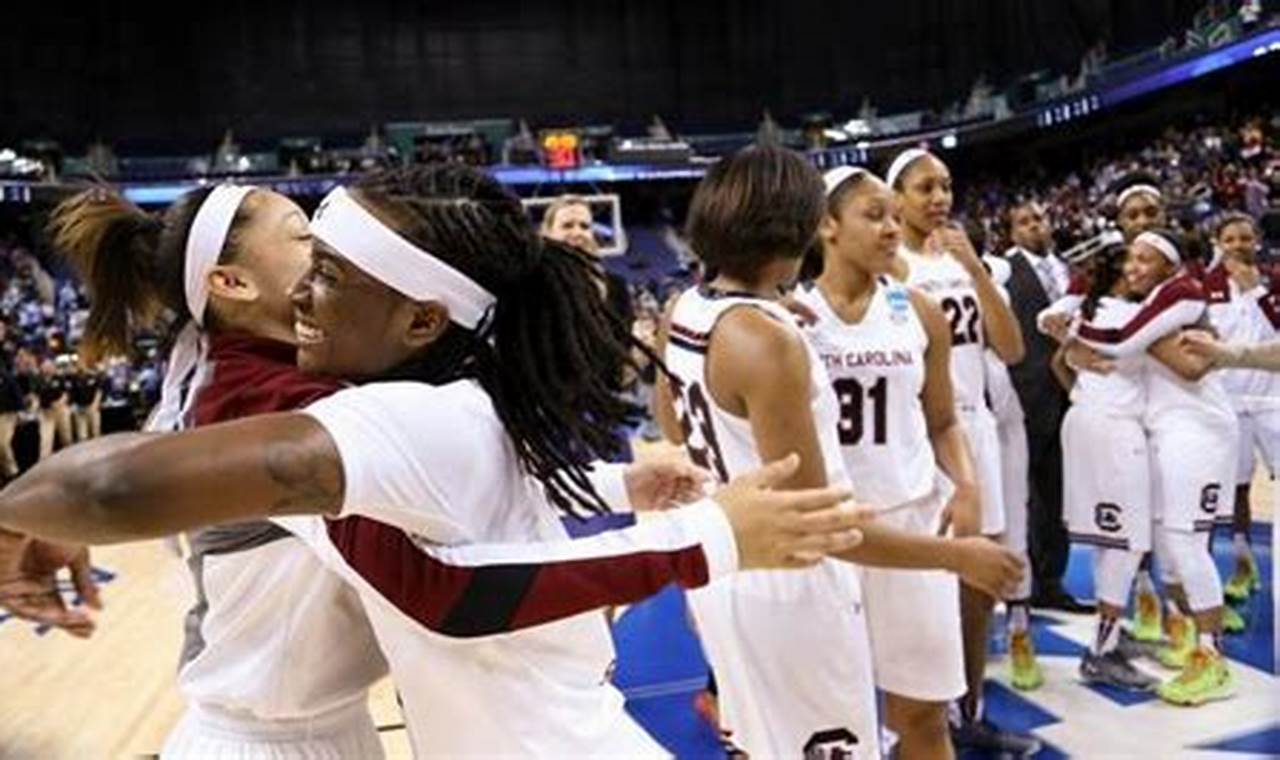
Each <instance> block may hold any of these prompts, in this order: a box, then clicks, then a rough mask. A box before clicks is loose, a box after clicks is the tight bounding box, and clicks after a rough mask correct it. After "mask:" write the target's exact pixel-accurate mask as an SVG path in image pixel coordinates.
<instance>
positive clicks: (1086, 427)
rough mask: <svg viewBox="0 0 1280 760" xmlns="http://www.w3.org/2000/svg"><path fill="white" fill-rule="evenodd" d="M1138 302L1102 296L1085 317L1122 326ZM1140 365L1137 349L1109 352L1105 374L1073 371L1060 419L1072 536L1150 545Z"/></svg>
mask: <svg viewBox="0 0 1280 760" xmlns="http://www.w3.org/2000/svg"><path fill="white" fill-rule="evenodd" d="M1140 308H1141V306H1140V305H1139V304H1136V303H1132V302H1130V301H1125V300H1123V299H1119V298H1110V297H1107V298H1102V299H1100V300H1099V302H1098V307H1097V310H1096V311H1095V312H1094V316H1093V319H1091V320H1088V324H1090V325H1092V326H1094V327H1097V328H1100V329H1111V328H1119V327H1123V326H1124V325H1125V324H1127V323H1128V322H1129V321H1130V320H1132V319H1133V318H1134V316H1135V315H1137V313H1138V311H1139V309H1140ZM1080 319H1082V320H1083V319H1084V318H1083V316H1081V317H1080ZM1146 365H1147V359H1146V358H1145V357H1143V356H1140V355H1139V356H1126V357H1122V358H1119V359H1117V360H1116V368H1115V371H1113V372H1111V373H1110V374H1106V375H1102V374H1098V373H1096V372H1079V373H1077V375H1076V382H1075V386H1074V387H1073V388H1072V389H1071V407H1070V408H1069V409H1068V410H1067V414H1066V417H1065V418H1064V419H1063V421H1062V451H1063V457H1062V484H1063V486H1062V497H1063V499H1062V500H1063V506H1064V512H1065V514H1066V518H1067V526H1068V528H1069V529H1070V531H1071V540H1072V541H1076V542H1080V543H1087V544H1093V545H1095V546H1103V547H1107V548H1110V549H1124V550H1128V551H1133V552H1147V551H1150V550H1151V517H1152V515H1151V483H1152V458H1151V451H1150V449H1149V447H1148V445H1147V433H1146V429H1145V427H1144V421H1145V415H1146V407H1147V378H1146V372H1147V369H1146Z"/></svg>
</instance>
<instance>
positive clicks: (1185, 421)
mask: <svg viewBox="0 0 1280 760" xmlns="http://www.w3.org/2000/svg"><path fill="white" fill-rule="evenodd" d="M1181 263H1182V255H1181V251H1180V248H1179V245H1178V242H1177V239H1176V238H1175V237H1174V236H1173V234H1172V233H1169V232H1165V231H1154V230H1149V231H1147V232H1143V233H1140V234H1139V235H1138V236H1137V237H1136V238H1135V239H1134V241H1133V243H1132V244H1131V246H1130V251H1129V255H1128V258H1127V259H1126V266H1125V281H1126V287H1127V288H1128V289H1129V292H1130V294H1132V295H1133V296H1135V297H1140V298H1142V299H1143V300H1142V303H1141V308H1140V309H1139V310H1138V312H1137V313H1136V314H1135V315H1134V316H1133V317H1132V318H1131V319H1130V320H1129V321H1128V322H1126V323H1125V324H1124V325H1123V326H1121V327H1117V328H1109V329H1095V328H1093V327H1091V326H1089V325H1082V326H1080V327H1079V329H1078V330H1077V333H1078V337H1079V338H1080V339H1081V340H1083V341H1084V342H1086V343H1087V344H1089V345H1091V346H1093V347H1094V348H1098V349H1101V350H1103V351H1105V352H1106V353H1108V354H1109V355H1112V356H1115V357H1125V356H1134V355H1138V356H1140V355H1142V354H1144V353H1148V352H1149V353H1150V359H1147V360H1146V394H1147V405H1146V411H1145V421H1144V425H1145V427H1146V429H1147V433H1148V439H1149V444H1150V446H1151V447H1152V457H1153V465H1152V467H1153V469H1154V474H1155V479H1154V488H1155V493H1154V496H1153V499H1152V501H1153V504H1154V513H1155V542H1154V543H1155V550H1156V554H1157V555H1158V558H1159V560H1160V564H1161V570H1162V574H1163V575H1164V580H1165V586H1166V589H1167V591H1168V593H1169V595H1170V596H1171V597H1172V599H1173V600H1174V601H1175V602H1176V604H1177V605H1178V607H1179V608H1180V609H1181V611H1182V612H1183V614H1185V615H1190V616H1193V618H1194V620H1193V621H1191V620H1188V621H1186V622H1187V623H1193V624H1188V625H1179V626H1177V627H1174V626H1170V639H1171V640H1170V643H1169V645H1168V646H1167V647H1165V648H1164V649H1162V650H1160V653H1159V654H1160V661H1161V662H1162V663H1163V664H1164V665H1166V666H1168V667H1173V668H1180V669H1181V670H1182V672H1181V673H1180V674H1179V675H1178V677H1176V678H1174V679H1172V680H1170V681H1168V682H1165V683H1163V684H1161V685H1160V687H1159V689H1158V692H1159V694H1160V696H1161V698H1162V699H1165V700H1166V701H1169V702H1173V703H1175V704H1185V705H1197V704H1203V703H1204V702H1207V701H1211V700H1216V699H1223V698H1226V697H1228V696H1230V695H1231V693H1232V691H1233V683H1232V681H1233V679H1232V676H1231V672H1230V670H1229V669H1228V667H1227V663H1226V658H1225V657H1224V656H1223V655H1222V653H1221V641H1220V639H1221V634H1222V614H1223V595H1222V585H1221V581H1220V580H1219V578H1218V573H1217V569H1216V567H1215V566H1214V563H1213V557H1212V555H1211V554H1210V551H1209V546H1208V541H1207V540H1205V538H1206V537H1205V532H1206V531H1208V530H1210V529H1211V528H1212V526H1213V517H1214V513H1215V512H1216V511H1217V508H1218V505H1219V503H1220V501H1221V500H1223V499H1230V498H1231V497H1232V496H1233V495H1234V492H1233V491H1232V490H1230V489H1228V490H1227V492H1226V493H1223V485H1224V483H1229V482H1230V478H1231V476H1232V475H1233V474H1234V469H1235V456H1236V454H1235V447H1236V445H1237V442H1238V435H1239V431H1238V425H1237V423H1236V420H1235V414H1234V413H1233V411H1232V409H1231V404H1230V401H1229V399H1228V398H1227V395H1226V392H1225V391H1224V390H1223V389H1222V387H1221V385H1220V384H1219V383H1218V381H1217V380H1216V378H1213V377H1206V374H1207V373H1208V371H1209V369H1210V366H1209V363H1208V362H1207V361H1205V360H1203V359H1199V358H1197V357H1194V356H1192V355H1190V354H1189V353H1187V352H1186V351H1184V350H1182V348H1181V345H1180V341H1179V337H1178V334H1179V333H1180V332H1181V330H1182V329H1183V328H1185V327H1189V326H1193V325H1195V324H1197V323H1199V322H1202V321H1203V320H1204V318H1205V317H1206V301H1205V296H1204V289H1203V287H1202V286H1201V285H1200V283H1199V281H1198V280H1196V279H1195V278H1194V277H1192V276H1190V275H1188V274H1186V273H1184V272H1181V271H1180V266H1181ZM1197 630H1198V632H1199V635H1198V636H1197V635H1196V631H1197Z"/></svg>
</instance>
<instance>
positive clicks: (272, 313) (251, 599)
mask: <svg viewBox="0 0 1280 760" xmlns="http://www.w3.org/2000/svg"><path fill="white" fill-rule="evenodd" d="M204 196H205V194H204V193H199V194H197V195H195V196H193V197H190V198H186V199H184V200H182V201H181V202H180V205H178V206H175V208H174V210H173V211H172V212H171V214H182V215H183V216H190V215H191V213H192V212H191V211H190V209H189V206H190V204H192V203H195V204H197V205H198V206H199V208H200V209H201V210H200V211H196V212H194V217H193V219H192V221H191V222H190V228H191V229H190V232H188V233H187V235H186V241H185V243H184V242H183V240H182V236H181V235H180V234H178V233H174V235H173V237H171V238H168V239H164V238H161V239H156V240H154V241H152V240H151V238H149V237H148V236H147V235H146V233H145V231H146V230H147V229H148V226H149V225H150V224H152V223H153V222H154V221H155V220H153V219H151V218H149V217H148V216H147V215H145V214H144V213H143V212H141V211H139V210H138V209H137V208H135V207H133V206H131V205H130V204H128V203H126V202H125V201H123V200H121V199H120V198H119V197H118V196H115V195H112V194H108V193H106V192H104V191H101V190H95V191H90V192H89V193H86V194H83V195H81V196H78V197H76V198H74V199H72V200H71V201H68V202H67V203H65V204H63V205H62V206H60V207H59V209H58V210H57V212H56V213H55V215H54V223H53V229H54V232H55V244H56V245H57V246H58V247H59V248H60V249H61V250H62V251H63V252H65V253H66V254H67V255H68V256H69V257H70V258H71V260H72V263H73V264H74V265H75V267H76V269H77V270H78V271H79V273H80V275H81V279H82V280H84V281H86V282H88V283H90V285H91V286H92V290H93V291H94V301H93V310H92V311H91V312H90V316H91V320H90V330H89V331H88V333H87V341H86V349H87V350H89V351H91V352H93V353H95V354H102V353H125V352H127V351H128V350H129V347H130V343H131V340H132V333H133V332H134V331H135V330H137V329H138V328H140V327H143V326H145V325H144V324H140V323H141V322H142V320H136V319H134V320H125V319H123V317H124V315H126V314H128V313H132V314H146V313H154V312H156V311H157V309H156V308H155V307H156V303H154V302H153V301H151V300H150V299H151V298H154V296H153V295H152V294H154V293H164V294H167V295H169V296H174V297H177V295H176V294H177V291H180V290H183V289H184V286H183V285H182V284H181V283H166V282H164V281H163V277H164V275H166V274H167V275H168V276H170V277H178V276H183V274H184V271H183V270H184V269H186V268H188V266H189V268H190V270H191V271H190V272H187V273H186V274H188V275H190V277H191V278H192V280H194V281H195V282H197V283H203V282H206V281H207V282H208V288H207V290H208V291H209V292H208V293H207V295H206V296H204V297H205V298H207V305H206V306H205V307H204V309H203V310H201V309H200V308H199V307H198V306H189V305H188V304H189V303H190V302H191V300H192V299H191V298H189V294H182V295H181V297H182V298H183V301H182V302H172V301H170V302H168V303H166V302H164V297H163V296H162V297H161V305H162V306H164V307H165V308H168V309H171V310H173V311H179V312H180V311H181V310H183V309H186V310H188V311H190V312H191V313H193V314H195V313H200V314H201V318H199V319H196V318H194V317H193V323H207V324H208V327H207V328H205V329H203V330H202V331H201V335H200V340H202V341H207V343H208V349H207V350H208V356H207V358H205V357H200V358H199V360H198V365H199V366H197V367H195V368H194V372H195V373H196V374H197V375H199V377H198V378H197V379H193V380H192V381H191V382H190V385H191V389H190V390H189V391H188V397H189V398H190V399H191V401H190V402H189V404H188V406H189V407H190V415H189V416H190V417H191V418H192V422H194V424H196V425H204V424H211V423H214V422H218V421H223V420H227V419H234V418H237V417H241V416H246V415H248V414H252V413H262V412H274V411H284V410H288V409H294V408H298V407H301V406H303V405H305V403H307V402H309V401H312V400H315V399H318V398H321V397H323V396H327V395H329V394H330V393H333V392H335V391H337V390H339V389H340V388H341V387H343V383H341V382H340V381H338V380H335V379H331V378H327V377H324V376H319V375H305V374H303V373H301V372H299V371H298V370H297V368H296V365H295V363H294V354H295V348H294V346H293V340H294V338H293V324H292V307H291V305H290V304H289V303H288V300H287V299H288V293H287V291H288V280H290V279H295V280H296V279H297V277H298V276H299V272H301V271H305V269H306V267H307V266H308V265H309V263H310V234H309V232H308V231H307V228H306V223H305V218H303V217H301V216H300V210H299V209H298V208H297V207H296V206H295V205H294V204H293V203H292V202H291V201H288V200H287V199H285V198H284V197H283V196H279V195H277V194H275V193H270V192H269V191H250V190H249V189H248V188H244V189H239V188H232V187H227V188H223V189H221V190H218V191H216V192H214V193H210V194H209V197H208V198H205V199H204V200H203V201H202V200H200V199H201V198H204ZM237 198H239V199H240V202H239V204H238V205H233V204H235V203H236V199H237ZM220 203H221V205H219V204H220ZM264 203H269V204H275V206H277V208H275V209H274V210H275V211H276V214H275V216H276V217H281V218H283V224H284V225H285V227H287V229H276V230H274V232H275V233H276V234H275V235H273V236H271V235H267V234H266V233H265V232H263V229H267V230H271V229H272V228H270V227H267V224H268V223H269V222H271V221H273V219H272V216H271V215H270V214H264V213H260V210H259V207H260V206H262V205H263V204H264ZM206 204H207V205H206ZM184 208H185V209H186V210H185V211H183V209H184ZM219 210H221V212H222V214H223V218H224V219H225V220H228V225H227V229H226V231H225V237H226V240H221V239H220V238H219V236H218V235H217V234H213V235H212V236H211V237H207V235H208V234H209V233H208V229H207V228H208V225H209V219H210V214H216V213H218V212H219ZM270 210H272V209H271V207H270V206H269V207H268V211H270ZM282 215H283V216H282ZM240 216H243V218H239V219H237V217H240ZM139 233H141V234H139ZM153 243H154V246H155V247H154V248H152V247H150V246H151V245H153ZM179 243H182V244H183V245H184V250H182V251H179V252H173V251H171V250H167V249H166V248H164V247H163V246H165V245H166V244H167V245H169V246H172V245H176V244H179ZM169 256H172V257H173V258H172V260H174V261H178V262H183V261H185V262H187V264H186V265H184V267H182V268H178V267H172V266H168V267H166V266H164V265H163V264H161V262H165V261H166V260H168V257H169ZM219 258H222V259H227V260H231V261H233V262H234V263H226V262H225V261H224V263H222V264H219V263H218V259H219ZM130 268H134V269H136V270H137V273H136V274H135V276H133V277H131V278H128V279H124V280H113V279H110V277H111V275H112V274H113V273H115V272H119V271H128V270H129V269H130ZM206 270H207V271H206ZM202 271H203V272H204V274H203V276H200V274H199V273H200V272H202ZM228 283H230V285H229V284H228ZM232 286H234V287H232ZM195 302H196V303H197V304H198V303H199V299H198V298H197V299H196V301H195ZM113 318H114V319H115V321H112V319H113ZM179 346H180V347H179V350H178V351H177V352H176V353H175V355H176V356H177V357H178V361H176V362H172V364H174V365H175V366H182V365H183V357H182V356H181V351H182V348H183V345H182V342H181V341H180V342H179ZM180 374H181V372H180V370H178V369H175V370H174V372H173V373H171V374H170V379H171V383H170V386H169V387H170V388H172V387H173V386H174V385H175V383H174V382H172V380H173V379H178V380H179V382H180ZM173 411H174V410H170V409H168V408H167V407H166V406H164V405H162V407H161V409H160V411H159V414H158V415H157V416H158V417H162V418H163V417H165V416H166V415H169V414H171V413H172V412H173ZM159 424H161V425H164V424H167V423H165V422H162V423H159ZM656 467H657V469H655V465H654V464H648V465H642V466H638V467H633V468H629V470H628V471H627V473H626V477H625V483H624V485H630V486H631V488H630V489H629V492H630V493H631V494H633V495H635V496H636V498H635V500H636V501H643V499H642V498H640V497H641V496H643V495H645V494H648V495H657V494H656V493H655V491H662V490H664V488H665V490H667V491H668V492H670V491H671V490H672V487H673V486H675V485H678V483H676V481H677V480H678V479H679V478H680V477H681V476H682V474H684V475H688V473H681V472H680V471H679V470H680V469H681V468H680V467H679V466H672V465H656ZM660 481H661V482H660ZM645 506H649V504H645ZM655 506H656V505H655ZM191 544H192V547H193V556H192V558H191V560H190V564H191V566H192V569H193V571H194V572H195V578H196V588H197V589H198V591H199V594H200V599H199V600H198V604H197V605H196V607H195V608H194V609H193V611H192V613H191V615H190V616H189V619H188V624H187V628H188V641H187V645H186V647H185V648H184V665H183V668H182V672H181V675H180V684H181V686H182V687H183V691H184V693H185V694H186V695H187V696H188V699H189V701H190V702H191V706H190V708H189V710H188V713H187V715H186V717H185V718H184V719H183V721H182V723H181V724H180V725H179V727H178V728H177V729H176V730H175V731H174V733H173V734H172V735H171V736H170V739H169V741H168V742H167V745H166V748H165V752H164V755H165V756H166V757H183V756H199V757H207V756H214V755H220V754H221V755H233V754H234V755H239V754H245V753H250V754H252V752H253V751H255V748H256V749H257V750H260V749H261V746H262V744H263V741H265V740H266V737H269V738H270V740H271V745H272V746H273V747H276V748H279V747H280V746H282V745H289V746H291V750H290V751H292V752H297V753H299V754H302V755H314V754H317V753H318V754H320V755H323V754H324V751H325V749H326V747H328V746H329V745H328V744H326V743H325V741H326V739H325V737H326V736H329V735H330V734H332V736H331V737H330V738H331V739H332V741H333V742H334V744H335V746H336V747H337V748H338V750H339V751H340V752H341V753H342V754H351V755H354V754H362V755H366V756H372V755H373V754H375V753H380V752H381V749H380V747H381V745H380V743H379V742H378V741H377V737H376V734H374V733H373V732H372V726H371V724H370V725H369V726H368V729H369V730H368V731H356V730H352V727H351V726H350V725H349V724H350V721H349V720H348V721H343V720H339V719H338V718H341V717H342V716H344V715H347V714H349V713H353V712H356V711H359V712H361V713H365V714H367V707H366V704H365V703H366V701H367V700H366V696H367V695H366V690H367V687H368V685H370V684H371V683H372V682H374V681H376V680H377V679H378V678H380V677H381V676H382V675H383V674H385V672H386V665H385V663H384V662H383V660H382V658H381V656H380V654H379V652H378V650H377V647H376V645H375V644H374V642H373V636H372V631H371V630H370V629H369V627H368V624H367V622H365V620H364V614H363V611H362V610H361V609H360V608H359V602H358V599H357V598H356V597H355V595H354V592H352V591H351V590H349V589H348V588H347V587H346V586H345V584H343V583H342V582H341V581H340V579H338V578H336V576H333V575H332V574H331V573H328V572H326V571H324V570H323V568H322V567H320V566H319V565H318V564H317V562H316V560H315V559H314V558H313V557H312V555H311V552H310V551H309V550H308V549H306V547H304V546H302V545H301V544H300V543H299V542H298V541H297V540H296V539H293V538H292V537H290V536H289V534H288V533H287V532H285V531H283V530H282V529H280V528H278V527H275V526H272V525H270V524H266V523H263V524H251V523H242V524H237V525H236V526H234V527H224V528H219V529H216V530H209V531H200V532H197V533H195V534H193V535H192V540H191ZM282 599H283V600H287V601H288V602H290V603H294V604H296V605H297V610H296V611H295V612H294V613H293V615H292V616H291V617H290V620H291V621H293V623H294V625H295V626H297V627H298V628H305V629H307V630H314V631H317V635H316V636H314V637H312V638H311V639H309V641H314V642H315V648H314V650H313V651H314V652H315V656H314V657H315V658H320V659H322V662H319V663H311V662H309V659H308V657H307V656H306V654H305V653H303V652H299V651H298V648H297V647H296V646H294V645H292V644H291V643H290V639H289V636H290V635H291V633H292V629H290V628H282V627H281V626H279V625H278V622H277V621H276V620H275V618H274V617H273V616H272V615H270V614H264V613H271V612H273V611H274V610H275V609H276V608H277V607H278V606H279V604H280V603H281V600H282ZM50 604H53V602H52V601H50ZM324 634H330V635H331V636H333V637H341V638H340V639H339V640H336V641H334V640H329V639H327V638H326V637H325V636H324ZM285 649H287V650H288V651H284V650H285ZM344 652H349V653H351V656H350V657H346V658H344V657H342V656H341V655H342V654H343V653H344ZM246 669H251V670H253V671H254V672H255V673H257V674H259V676H260V678H259V679H258V680H257V681H251V682H249V684H248V686H247V687H246V685H245V684H242V683H237V681H238V680H239V679H240V676H242V674H243V673H244V671H245V670H246ZM335 682H336V683H335ZM255 684H258V685H260V686H261V688H258V689H256V690H255V688H254V685H255ZM281 684H286V685H287V687H285V688H282V687H281ZM349 684H354V685H353V686H349ZM335 686H336V687H337V688H335ZM259 692H261V693H259ZM316 693H319V695H320V696H316V697H313V699H314V700H315V701H321V700H325V701H328V702H333V703H335V704H337V705H338V706H339V708H345V709H336V710H335V711H334V712H335V715H332V716H331V715H328V714H327V713H326V711H322V710H319V709H317V710H316V711H315V712H316V715H314V716H311V715H305V713H306V712H307V710H305V709H303V708H300V707H297V706H292V705H290V704H289V703H288V699H291V698H293V695H312V694H316ZM281 694H284V696H285V698H286V699H285V700H283V701H282V700H281V698H280V695H281ZM348 703H350V704H348ZM291 727H292V733H295V734H307V735H309V736H310V737H311V739H310V740H309V741H308V742H298V743H297V745H296V746H293V745H291V743H290V740H289V736H290V735H291ZM326 727H332V730H330V729H329V728H326ZM260 737H261V740H258V739H259V738H260Z"/></svg>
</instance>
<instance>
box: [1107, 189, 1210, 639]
mask: <svg viewBox="0 0 1280 760" xmlns="http://www.w3.org/2000/svg"><path fill="white" fill-rule="evenodd" d="M1111 191H1112V194H1113V195H1114V197H1115V223H1116V226H1117V227H1118V228H1119V229H1120V232H1121V233H1122V234H1123V235H1124V240H1125V242H1126V243H1132V242H1133V241H1134V239H1135V238H1137V237H1138V235H1140V234H1142V233H1143V232H1146V231H1147V230H1154V229H1164V228H1165V227H1166V226H1168V214H1167V213H1166V211H1165V206H1166V204H1165V199H1164V192H1163V191H1162V190H1161V189H1160V179H1159V178H1158V177H1156V176H1155V175H1154V174H1151V173H1149V172H1144V171H1137V172H1130V173H1129V174H1127V175H1125V176H1123V177H1121V178H1120V179H1119V180H1117V181H1116V182H1115V184H1114V185H1112V188H1111ZM1193 274H1194V273H1193ZM1151 572H1152V568H1151V554H1150V553H1147V555H1146V556H1144V557H1143V558H1142V564H1141V565H1140V566H1139V568H1138V576H1137V580H1136V581H1135V583H1136V588H1135V592H1136V593H1135V597H1134V610H1133V625H1132V633H1133V636H1134V638H1136V639H1138V640H1139V641H1144V642H1148V643H1156V642H1159V641H1161V640H1162V639H1163V635H1164V634H1163V628H1164V624H1163V612H1162V607H1161V604H1160V596H1159V594H1158V593H1157V592H1156V585H1155V580H1154V579H1153V578H1152V576H1151ZM1179 625H1181V624H1179Z"/></svg>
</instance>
